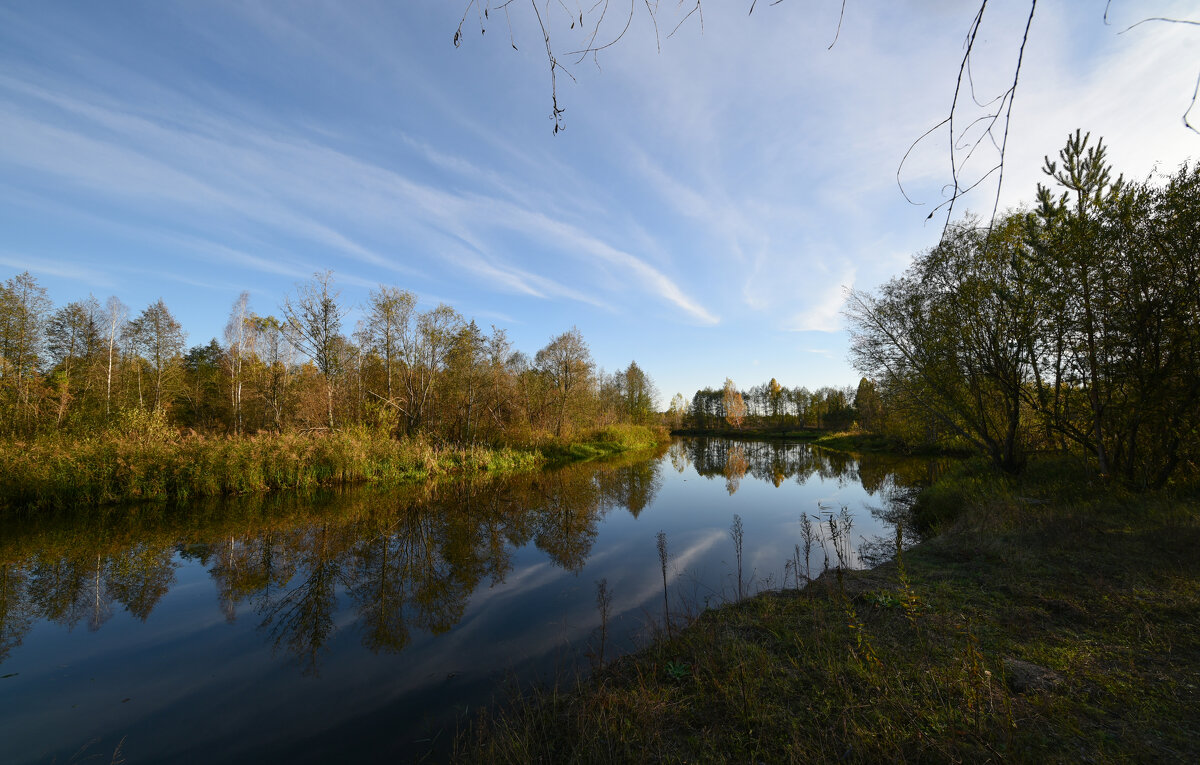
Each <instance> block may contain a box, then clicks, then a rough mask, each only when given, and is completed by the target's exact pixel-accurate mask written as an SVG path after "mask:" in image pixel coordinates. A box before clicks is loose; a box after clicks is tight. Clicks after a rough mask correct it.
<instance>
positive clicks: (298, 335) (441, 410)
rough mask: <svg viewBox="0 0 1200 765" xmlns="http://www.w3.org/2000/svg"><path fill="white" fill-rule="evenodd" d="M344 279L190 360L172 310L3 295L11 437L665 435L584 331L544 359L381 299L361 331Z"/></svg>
mask: <svg viewBox="0 0 1200 765" xmlns="http://www.w3.org/2000/svg"><path fill="white" fill-rule="evenodd" d="M352 308H353V306H351V305H350V304H348V303H347V302H345V301H343V300H342V299H341V297H340V294H339V292H338V290H337V289H336V286H335V283H334V280H333V277H332V274H331V273H330V272H325V273H318V274H315V275H314V276H313V278H312V279H311V280H309V281H307V282H305V283H302V284H299V285H297V287H296V290H295V292H294V293H292V294H290V295H288V296H287V297H286V298H285V299H284V301H283V302H282V304H281V305H280V306H279V310H278V311H277V312H276V313H273V314H266V313H262V314H260V313H258V312H256V311H255V310H253V309H252V307H251V305H250V299H249V293H246V292H243V293H242V294H241V295H240V296H239V297H238V298H237V300H235V301H234V303H233V306H232V308H231V310H230V313H229V317H228V321H227V323H226V325H225V331H224V337H223V342H222V341H219V340H217V339H216V338H213V339H212V340H211V341H210V342H208V343H205V344H200V345H195V346H192V347H190V348H189V347H187V345H186V338H187V334H186V333H185V332H184V330H183V327H182V326H181V325H180V323H179V322H178V321H177V320H176V319H175V317H174V316H173V315H172V314H171V311H170V310H169V309H168V307H167V305H166V303H165V302H164V301H163V300H161V299H160V300H158V301H156V302H154V303H152V304H151V305H149V306H147V307H146V308H145V309H143V310H142V311H141V312H140V313H138V314H136V315H133V313H132V312H131V311H130V309H129V308H128V306H126V305H125V304H124V303H122V302H121V300H120V299H118V298H117V297H110V298H108V299H107V301H105V303H104V304H103V305H102V304H101V303H100V302H99V301H98V300H96V298H95V297H88V298H87V299H85V300H78V301H72V302H69V303H67V304H65V305H62V306H59V307H57V308H56V307H55V306H54V305H53V304H52V303H51V301H50V299H49V297H48V296H47V293H46V290H45V289H44V288H43V287H41V286H40V285H39V284H38V282H37V279H36V278H35V277H33V276H32V275H31V274H29V273H28V272H25V273H21V274H17V275H15V276H13V277H12V278H10V279H8V280H7V281H5V282H3V283H0V434H3V435H5V436H7V437H10V438H13V437H29V436H34V435H37V434H43V433H51V432H66V433H75V432H88V431H92V430H96V429H98V428H99V429H103V428H107V427H112V426H120V425H121V424H122V423H126V424H128V423H130V422H136V421H139V420H146V419H150V420H153V421H154V422H157V423H158V424H159V425H160V426H163V427H168V426H169V427H175V428H179V429H191V430H195V431H198V432H205V433H227V434H232V435H241V434H253V433H256V432H283V431H297V430H325V429H335V428H341V427H345V426H349V425H355V426H367V427H370V428H372V429H376V430H380V431H386V432H388V433H391V434H394V435H397V436H400V435H416V434H421V435H424V436H428V437H431V438H434V439H438V440H443V441H446V442H452V443H476V442H480V441H482V442H501V441H502V442H517V441H524V440H528V439H530V438H534V437H536V436H537V435H538V434H553V435H555V436H559V437H567V436H570V435H571V434H572V433H574V432H576V431H578V430H581V429H586V428H592V427H602V426H605V425H609V424H615V423H635V424H648V423H651V422H654V421H656V418H657V414H656V411H655V398H656V395H657V392H656V390H655V387H654V383H653V381H652V380H651V378H650V376H649V375H647V374H646V372H645V371H643V370H642V368H641V367H640V366H638V364H637V363H636V362H630V364H629V366H628V367H626V368H625V369H623V370H619V371H617V372H614V373H605V372H604V370H603V369H599V368H597V365H596V363H595V362H594V360H593V359H592V357H591V353H590V351H589V349H588V346H587V343H586V341H585V340H584V338H583V335H582V333H581V332H580V331H579V330H578V329H577V328H572V329H570V330H568V331H566V332H563V333H562V334H560V335H558V336H556V337H553V338H552V339H551V340H550V341H549V342H548V343H547V344H546V346H545V347H543V348H541V349H540V350H538V351H537V352H536V353H535V354H534V355H532V356H530V355H528V354H526V353H523V352H521V351H518V350H515V349H514V348H513V346H512V343H511V342H510V341H509V340H508V337H507V334H506V333H505V331H504V330H503V329H498V328H496V327H495V326H492V327H491V328H490V330H484V329H482V328H480V327H479V325H478V324H477V323H476V322H475V321H474V320H467V319H466V318H464V317H463V316H462V315H461V314H459V313H458V312H457V311H456V310H454V309H453V308H452V307H450V306H448V305H444V304H443V305H438V306H437V307H435V308H430V309H428V310H420V309H419V308H418V304H417V297H416V295H414V294H413V293H411V292H408V291H406V290H402V289H399V288H396V287H389V286H382V285H381V286H380V287H379V289H378V290H376V291H373V292H371V294H370V297H369V300H368V301H367V303H366V304H365V305H364V306H363V307H362V314H363V318H362V319H361V320H360V321H359V322H358V323H357V326H356V327H354V328H353V330H352V331H348V330H349V328H348V327H347V319H348V316H349V313H350V311H351V309H352Z"/></svg>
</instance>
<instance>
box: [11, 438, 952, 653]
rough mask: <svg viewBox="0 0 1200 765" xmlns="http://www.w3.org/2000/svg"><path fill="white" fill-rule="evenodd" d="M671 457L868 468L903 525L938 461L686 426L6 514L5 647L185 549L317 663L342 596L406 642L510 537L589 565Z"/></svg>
mask: <svg viewBox="0 0 1200 765" xmlns="http://www.w3.org/2000/svg"><path fill="white" fill-rule="evenodd" d="M660 456H662V455H660ZM667 463H669V464H670V465H671V466H672V467H673V468H674V469H675V470H676V471H679V472H683V471H684V470H686V469H687V467H688V466H689V465H690V466H692V467H693V469H694V470H695V471H696V472H697V473H698V474H699V475H701V476H704V477H706V478H710V479H717V478H720V479H721V480H723V481H724V482H725V488H726V490H727V491H728V492H729V494H733V493H734V492H736V491H737V489H738V486H739V485H740V483H741V482H742V481H743V480H744V478H745V476H747V475H749V476H752V477H753V478H755V479H758V480H762V481H768V482H770V483H771V484H773V485H774V486H777V487H778V486H780V485H781V484H783V483H784V482H785V481H789V480H791V481H796V482H797V483H801V484H802V483H804V482H806V481H808V480H809V479H810V478H811V477H812V476H814V475H819V476H820V477H821V478H823V479H825V480H827V481H828V480H834V481H836V482H838V483H839V484H857V483H859V482H861V484H862V486H863V487H864V489H865V490H866V492H867V493H868V494H869V495H871V496H872V497H876V498H878V502H877V503H876V504H874V505H872V506H871V510H872V513H873V514H875V515H876V517H877V518H879V519H880V520H883V521H885V522H887V523H888V524H889V525H890V526H893V527H894V526H895V525H896V524H897V523H898V522H900V523H901V525H903V524H902V519H903V516H902V514H903V512H904V508H905V501H906V499H907V498H908V497H909V496H910V495H911V493H912V489H911V488H910V487H913V486H915V485H919V484H923V483H925V482H927V481H929V480H931V479H932V478H934V477H936V474H937V471H938V470H940V469H942V463H938V462H936V461H929V460H905V459H901V458H889V457H879V456H872V457H870V458H866V457H864V458H861V459H860V458H855V457H853V456H851V455H848V454H842V453H838V452H830V451H824V450H820V449H815V448H812V447H809V446H806V445H803V444H787V443H780V442H755V441H746V442H733V441H729V440H725V439H704V438H696V439H686V440H677V441H675V442H674V443H673V444H672V445H671V446H670V448H669V452H668V454H667V459H646V458H645V457H644V456H642V457H631V458H628V459H624V460H617V461H615V462H604V463H589V464H583V465H575V466H568V467H564V468H561V469H556V470H549V471H544V472H539V473H533V474H528V475H521V476H510V477H507V478H487V479H475V480H462V481H457V482H445V483H436V484H431V485H427V486H420V487H410V488H407V489H404V490H398V491H383V490H377V489H371V488H366V489H360V490H357V491H348V492H330V493H321V494H315V495H311V496H299V495H291V496H287V495H276V496H260V497H252V498H243V499H238V500H229V501H223V502H220V501H213V502H205V503H195V504H191V505H188V506H186V507H174V508H168V507H156V506H139V507H138V508H137V512H122V511H120V509H117V510H114V511H110V512H108V513H104V512H101V511H97V512H96V514H95V515H93V516H88V517H85V518H79V517H75V518H62V519H55V518H52V517H51V518H37V519H25V520H21V521H19V522H18V521H13V520H9V521H7V522H5V524H4V525H3V527H0V662H3V661H4V659H5V658H6V657H7V656H8V654H9V652H10V651H11V650H12V649H13V648H14V647H16V646H18V645H20V644H21V641H22V640H23V638H24V636H25V634H27V632H28V631H29V630H30V629H31V627H32V625H33V624H35V623H36V622H37V621H38V620H47V621H50V622H53V623H55V624H59V625H62V626H65V627H67V628H68V629H73V628H74V627H76V626H77V625H79V624H84V625H86V627H87V629H89V630H97V629H99V628H100V627H101V626H102V625H103V624H104V623H105V622H106V621H107V620H109V619H110V618H111V617H112V616H113V613H114V609H120V608H123V609H124V610H125V611H127V612H128V613H129V614H130V615H132V616H133V617H134V618H136V619H140V620H143V621H144V620H145V619H147V618H148V617H149V615H150V614H151V612H153V610H154V609H155V607H156V605H157V604H158V603H159V602H160V601H161V599H162V598H163V596H164V595H165V594H166V593H167V592H168V591H169V590H170V588H171V587H172V585H173V584H174V582H175V572H176V569H177V567H178V566H179V565H180V561H181V560H183V561H193V562H195V563H197V564H199V565H200V566H202V567H203V568H204V569H205V570H206V571H207V573H208V576H209V577H210V578H211V580H212V582H213V583H214V585H215V588H216V599H217V607H218V608H219V609H220V612H221V613H222V614H223V615H224V617H225V619H226V620H227V621H229V622H234V621H237V620H239V619H241V618H245V617H246V616H247V615H252V617H253V619H254V620H255V623H256V624H257V626H258V628H259V629H260V631H261V632H262V633H263V634H264V635H265V636H266V637H267V639H268V640H269V642H270V644H271V645H272V646H273V647H274V648H275V650H276V651H278V652H281V653H284V654H287V655H290V656H291V657H293V658H294V659H295V661H296V662H297V663H298V664H299V666H300V667H301V670H302V672H304V673H306V674H317V673H318V672H319V669H320V663H321V655H322V651H323V649H325V647H326V646H327V645H328V644H329V641H330V639H331V638H332V637H333V636H334V634H336V633H337V631H338V629H339V627H338V625H337V624H336V623H335V618H334V617H335V614H338V613H339V610H338V609H339V607H345V606H347V605H348V606H350V607H351V611H352V613H353V616H354V619H353V626H352V628H351V629H353V630H354V631H355V632H356V634H357V635H358V636H359V638H360V641H361V643H362V645H363V646H364V647H365V648H367V649H368V650H370V651H372V652H377V653H396V652H400V651H403V650H404V649H405V647H406V646H408V645H409V644H410V643H411V642H412V640H413V633H414V631H421V632H425V633H435V634H436V633H441V632H445V631H447V630H449V629H450V628H451V627H453V626H454V625H455V624H457V623H458V622H459V621H460V620H461V619H462V617H463V614H464V613H465V610H466V607H467V604H468V601H469V600H470V598H471V595H472V593H474V592H475V591H476V589H477V588H478V587H479V586H480V584H481V583H483V582H485V581H486V582H488V583H489V585H492V586H494V585H497V584H500V583H502V582H504V580H505V578H506V577H507V576H508V574H509V572H510V571H511V570H512V568H513V553H514V551H515V550H517V549H519V548H521V547H524V546H526V545H528V544H529V543H530V542H532V543H533V544H534V545H535V546H536V547H537V548H538V549H539V550H541V551H542V552H543V553H545V555H546V556H547V557H548V558H549V560H550V561H551V562H553V564H554V565H555V566H557V567H559V568H561V569H563V570H566V571H569V572H576V573H577V572H579V571H581V570H582V568H583V566H584V564H585V563H586V562H587V559H588V556H589V555H590V554H591V551H592V548H593V545H594V543H595V541H596V538H597V534H598V529H599V526H600V523H601V522H602V521H603V519H604V518H605V517H606V516H607V515H608V514H609V513H610V512H612V511H613V510H614V509H625V510H628V512H629V513H631V514H632V516H633V517H635V518H636V517H637V516H638V515H639V514H640V513H642V512H643V510H644V509H645V508H647V507H648V506H650V505H651V504H652V503H653V502H654V499H655V496H656V495H657V493H658V492H659V490H660V488H661V487H662V483H663V476H662V472H661V471H662V470H663V465H664V464H667ZM798 510H802V509H801V508H798ZM911 541H912V535H911V532H910V533H909V534H908V537H907V539H906V540H905V543H910V542H911ZM894 547H895V540H894V539H875V540H867V542H866V543H864V545H863V546H862V548H860V551H859V553H860V556H861V558H862V559H863V560H867V561H872V560H875V559H879V558H881V557H886V556H887V555H888V554H890V551H891V550H894Z"/></svg>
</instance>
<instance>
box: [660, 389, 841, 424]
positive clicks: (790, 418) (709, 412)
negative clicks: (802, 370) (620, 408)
mask: <svg viewBox="0 0 1200 765" xmlns="http://www.w3.org/2000/svg"><path fill="white" fill-rule="evenodd" d="M856 393H857V391H856V389H855V388H853V387H846V388H833V387H828V386H826V387H823V388H818V389H816V390H813V391H810V390H809V389H808V388H805V387H802V386H799V387H796V388H787V387H785V386H782V385H780V384H779V383H778V382H776V381H775V378H771V380H770V381H769V382H764V383H761V384H759V385H755V386H754V387H752V388H750V389H749V390H742V389H740V388H738V387H737V386H736V385H735V384H734V382H733V381H732V380H730V379H726V380H725V385H724V386H723V387H721V388H703V389H701V390H698V391H696V392H695V394H693V395H692V399H691V401H688V400H686V399H685V398H684V397H683V395H682V394H676V396H675V398H674V399H673V400H672V401H671V404H670V407H669V408H668V410H667V418H668V420H669V422H670V424H671V425H672V426H673V427H676V428H681V427H686V428H693V429H696V430H720V429H723V428H728V427H730V426H733V427H734V428H738V429H741V428H745V429H780V430H784V429H798V428H816V429H829V428H832V429H842V428H848V427H851V426H853V424H854V423H855V421H856V420H857V419H858V413H857V410H856V409H855V406H854V401H855V395H856Z"/></svg>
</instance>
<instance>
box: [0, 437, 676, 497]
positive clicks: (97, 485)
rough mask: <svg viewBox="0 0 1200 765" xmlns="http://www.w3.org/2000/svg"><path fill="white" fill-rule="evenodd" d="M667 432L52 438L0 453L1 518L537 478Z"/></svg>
mask: <svg viewBox="0 0 1200 765" xmlns="http://www.w3.org/2000/svg"><path fill="white" fill-rule="evenodd" d="M666 440H667V435H666V432H665V431H664V430H662V429H660V428H652V427H648V426H640V425H619V426H618V425H614V426H609V427H606V428H601V429H597V430H592V431H587V432H583V433H580V434H577V435H576V436H575V437H573V438H570V439H558V438H549V437H546V438H541V439H537V440H533V441H531V442H528V443H522V444H514V445H502V446H465V447H460V446H443V445H435V444H431V443H429V442H428V441H425V440H424V439H421V438H401V439H396V438H390V437H388V436H387V435H381V434H378V433H374V432H371V431H368V430H365V429H347V430H341V431H335V432H331V433H326V432H318V433H307V434H297V433H285V434H278V435H276V434H260V435H257V436H251V437H241V438H225V437H218V438H204V437H195V436H192V437H188V438H153V439H148V438H132V437H125V438H122V437H113V436H111V435H101V436H91V437H65V436H52V437H43V438H38V439H33V440H30V441H25V442H9V443H5V444H3V445H0V509H3V510H6V511H13V510H36V509H46V508H56V509H64V508H81V507H89V506H96V505H105V504H113V503H123V502H134V501H140V500H154V501H168V502H175V501H183V500H187V499H191V498H198V497H211V496H224V495H234V494H248V493H256V492H270V491H280V490H290V489H315V488H328V487H336V486H347V485H352V484H362V483H366V484H380V485H399V484H405V483H412V482H417V481H423V480H428V479H430V478H437V477H442V476H448V475H470V474H474V473H504V472H514V471H522V470H532V469H535V468H538V467H541V466H543V465H546V464H548V463H560V462H567V461H580V460H586V459H594V458H597V457H603V456H608V455H612V454H619V453H621V452H626V451H632V450H637V449H647V448H652V447H654V446H658V445H661V444H662V443H664V442H665V441H666Z"/></svg>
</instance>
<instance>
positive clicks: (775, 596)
mask: <svg viewBox="0 0 1200 765" xmlns="http://www.w3.org/2000/svg"><path fill="white" fill-rule="evenodd" d="M925 501H926V502H928V501H930V500H929V499H928V498H927V499H926V500H925ZM933 501H934V503H935V504H936V505H937V506H938V507H939V508H940V509H939V511H938V518H937V520H936V521H935V523H936V524H937V525H938V526H939V528H940V530H941V532H942V533H941V534H940V535H939V536H937V537H936V538H935V539H933V540H931V541H929V542H927V543H925V544H923V545H921V546H919V547H917V548H915V549H913V550H910V551H907V552H905V553H904V554H903V556H902V557H901V558H900V559H899V561H897V562H893V563H890V564H887V565H885V566H882V567H879V568H876V569H874V570H871V571H866V572H847V573H846V574H844V575H841V576H839V575H838V574H837V573H835V572H830V573H827V574H825V575H823V576H821V577H820V578H818V580H817V581H816V582H815V583H814V584H813V585H810V586H809V587H808V588H807V589H805V590H803V591H795V590H788V591H781V592H770V593H764V594H760V595H758V596H756V597H753V598H750V599H748V600H745V601H742V602H740V603H736V604H732V605H727V606H724V607H721V608H718V609H714V610H710V611H707V612H705V613H703V614H701V616H700V617H699V618H698V619H697V620H696V621H695V622H694V623H693V624H691V625H690V626H688V627H687V628H686V629H683V630H681V631H675V632H673V633H672V634H670V635H664V636H663V637H662V638H661V639H659V640H657V641H655V642H653V643H652V644H651V645H650V646H648V647H647V648H645V649H644V650H642V651H641V652H640V653H638V654H636V655H633V656H629V657H626V658H623V659H620V660H618V661H616V662H615V663H613V664H611V665H610V666H608V667H605V668H603V669H601V670H599V671H598V672H596V673H595V674H594V675H593V676H592V677H591V678H590V679H589V680H587V681H584V682H582V683H581V684H579V685H578V686H577V687H576V688H575V689H574V690H571V691H561V690H560V691H543V692H541V693H538V694H533V695H527V696H524V697H522V698H521V699H519V700H518V701H516V702H514V703H513V704H512V705H511V706H509V707H507V708H506V709H505V710H504V711H501V712H496V713H493V714H492V715H490V716H488V717H485V718H482V719H480V720H479V721H478V722H477V723H476V724H475V725H474V727H473V728H472V730H471V732H470V735H469V736H467V737H466V738H464V739H463V741H462V742H461V743H460V752H459V753H458V754H459V755H460V756H461V757H462V758H463V759H473V760H480V761H503V762H518V761H520V762H535V761H536V762H592V761H648V760H665V761H677V762H682V761H728V762H760V761H761V762H807V761H831V760H837V761H851V762H879V761H907V760H918V761H944V762H961V761H969V762H976V761H1000V760H1012V761H1029V762H1046V761H1057V762H1081V761H1082V762H1088V761H1091V762H1107V761H1116V760H1122V759H1132V760H1135V761H1150V760H1166V761H1174V762H1189V761H1190V762H1194V761H1196V760H1197V759H1198V758H1200V555H1197V552H1196V551H1197V549H1200V498H1198V497H1197V495H1196V492H1195V491H1194V490H1192V491H1190V492H1189V491H1184V490H1181V489H1178V488H1177V489H1176V490H1175V491H1174V492H1171V493H1160V494H1154V495H1145V494H1141V495H1133V494H1125V493H1123V492H1121V491H1120V490H1114V489H1113V488H1112V487H1110V486H1107V485H1100V484H1096V483H1091V482H1090V481H1089V479H1088V478H1087V477H1086V475H1084V474H1083V473H1080V472H1076V471H1075V468H1074V466H1073V465H1072V464H1070V463H1064V462H1062V461H1059V460H1055V461H1053V462H1047V461H1041V462H1035V463H1033V464H1031V467H1030V470H1029V471H1028V473H1027V475H1025V476H1023V477H1022V478H1021V479H1019V480H1010V479H1005V478H1001V477H998V476H996V475H994V474H992V473H990V472H988V471H986V470H984V469H983V468H981V467H980V466H978V465H975V464H971V463H968V464H967V465H966V466H965V467H964V468H963V469H961V470H960V471H958V472H956V473H954V474H952V475H951V476H949V477H948V478H946V479H944V480H943V481H941V482H940V483H939V485H938V487H937V488H936V490H935V494H934V495H933ZM951 508H953V509H951ZM926 510H928V508H926ZM797 536H799V535H797Z"/></svg>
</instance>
